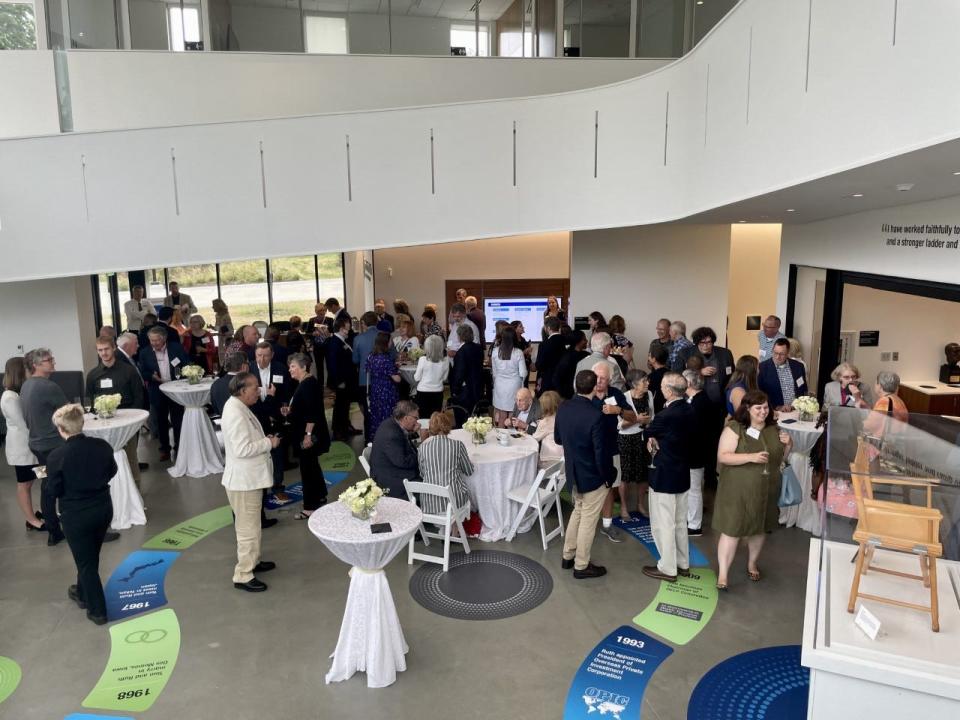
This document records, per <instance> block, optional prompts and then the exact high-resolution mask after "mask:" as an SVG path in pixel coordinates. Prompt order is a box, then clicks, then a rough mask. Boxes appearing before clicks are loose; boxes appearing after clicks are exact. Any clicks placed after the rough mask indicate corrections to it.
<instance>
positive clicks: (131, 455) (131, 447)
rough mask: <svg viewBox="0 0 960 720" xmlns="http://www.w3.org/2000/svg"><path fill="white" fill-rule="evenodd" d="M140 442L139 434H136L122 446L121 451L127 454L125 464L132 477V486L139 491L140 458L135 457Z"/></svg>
mask: <svg viewBox="0 0 960 720" xmlns="http://www.w3.org/2000/svg"><path fill="white" fill-rule="evenodd" d="M139 442H140V433H139V432H138V433H137V434H136V435H134V436H133V437H132V438H130V440H129V441H127V444H126V445H124V446H123V451H124V452H125V453H126V454H127V462H128V463H130V472H131V474H132V475H133V484H134V485H136V486H137V490H139V489H140V458H138V457H137V444H138V443H139Z"/></svg>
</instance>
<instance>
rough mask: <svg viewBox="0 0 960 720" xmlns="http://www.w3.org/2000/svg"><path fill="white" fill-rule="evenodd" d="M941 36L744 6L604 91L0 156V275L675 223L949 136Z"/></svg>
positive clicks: (862, 3)
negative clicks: (670, 56) (646, 70)
mask: <svg viewBox="0 0 960 720" xmlns="http://www.w3.org/2000/svg"><path fill="white" fill-rule="evenodd" d="M895 9H896V15H895ZM958 25H960V4H957V3H954V2H949V1H948V0H928V1H927V2H923V3H919V2H914V3H903V2H901V3H880V2H877V1H876V0H837V1H834V2H826V1H824V0H807V1H806V2H802V1H797V0H746V1H745V2H743V3H741V4H740V5H739V6H738V7H737V8H736V9H735V10H734V11H733V12H731V13H730V15H728V16H727V18H726V19H725V20H724V21H723V22H722V23H720V24H719V25H718V26H717V27H716V28H714V30H713V31H712V33H711V34H710V35H708V37H707V38H706V39H705V40H704V41H703V42H702V43H701V44H700V45H699V46H698V47H697V49H696V50H695V51H694V52H692V53H690V54H689V55H687V56H686V57H684V58H683V59H681V60H679V61H677V62H675V63H673V64H671V65H669V66H667V67H665V68H663V69H662V70H659V71H657V72H653V73H650V74H648V75H645V76H643V77H641V78H638V79H635V80H630V81H626V82H621V83H618V84H615V85H610V86H605V87H599V88H594V89H589V90H582V91H578V92H571V93H565V94H559V95H551V96H545V97H535V98H526V99H514V100H501V101H488V102H478V103H462V104H456V105H442V106H433V107H422V108H415V109H408V110H396V111H386V112H360V113H346V114H338V115H324V116H316V117H302V118H294V119H283V120H269V121H260V122H238V123H231V124H216V125H206V126H193V127H178V128H164V129H152V130H138V131H123V132H106V133H90V134H75V135H65V136H58V137H46V138H35V139H22V140H10V141H4V142H0V240H2V241H3V244H4V248H5V258H6V260H7V262H5V263H4V264H3V266H2V268H0V280H12V279H20V278H30V277H49V276H59V275H77V274H81V273H92V272H98V271H112V270H117V269H126V268H135V267H153V266H160V265H170V264H187V263H196V262H209V261H214V260H230V259H239V258H246V257H263V256H264V255H265V254H269V255H271V256H272V257H276V256H279V255H294V254H306V253H312V252H321V251H327V250H350V249H356V248H377V247H387V246H398V245H408V244H412V243H423V242H441V241H449V240H458V239H466V238H478V237H489V236H499V235H507V234H513V233H522V232H535V231H545V230H554V229H562V230H576V229H586V228H599V227H616V226H624V225H637V224H650V223H657V222H664V221H669V220H674V219H677V218H683V217H686V216H688V215H691V214H694V213H697V212H701V211H704V210H706V209H709V208H713V207H718V206H721V205H726V204H729V203H732V202H736V201H738V200H741V199H744V198H747V197H752V196H755V195H759V194H762V193H767V192H770V191H771V190H775V189H778V188H783V187H789V186H791V185H794V184H797V183H799V182H803V181H807V180H810V179H814V178H817V177H822V176H826V175H829V174H832V173H835V172H838V171H840V170H844V169H848V168H851V167H855V166H858V165H862V164H865V163H868V162H873V161H876V160H878V159H881V158H884V157H890V156H894V155H898V154H900V153H903V152H906V151H909V150H913V149H916V148H919V147H924V146H928V145H932V144H935V143H937V142H942V141H944V140H948V139H954V138H956V137H957V136H958V135H960V123H958V121H957V120H956V118H957V117H958V116H960V113H958V110H960V107H958V106H960V92H957V91H958V89H960V88H958V86H960V72H958V70H960V68H958V64H960V59H958V57H957V56H956V54H955V53H949V52H944V48H948V47H950V46H951V43H952V41H953V29H954V28H956V27H957V26H958ZM894 27H896V32H895V35H894ZM514 128H516V134H514ZM348 137H349V153H348V148H347V138H348ZM431 137H432V138H433V143H432V144H431ZM514 139H515V140H516V143H515V145H514ZM514 147H515V148H516V150H515V151H514ZM261 151H262V152H261ZM431 170H432V172H431ZM91 248H97V250H96V252H92V251H91ZM267 250H269V252H266V251H267Z"/></svg>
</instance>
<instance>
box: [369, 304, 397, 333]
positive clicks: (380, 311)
mask: <svg viewBox="0 0 960 720" xmlns="http://www.w3.org/2000/svg"><path fill="white" fill-rule="evenodd" d="M373 312H374V313H375V314H376V316H377V322H376V323H374V324H375V325H378V324H379V323H382V322H386V323H388V324H389V325H390V329H389V330H385V331H384V332H393V330H394V328H395V327H396V325H395V324H394V322H393V315H391V314H390V313H388V312H387V301H386V300H384V299H383V298H377V301H376V302H375V303H374V304H373Z"/></svg>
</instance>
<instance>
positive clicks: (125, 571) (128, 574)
mask: <svg viewBox="0 0 960 720" xmlns="http://www.w3.org/2000/svg"><path fill="white" fill-rule="evenodd" d="M178 557H180V553H178V552H171V551H168V550H137V551H136V552H132V553H130V554H129V555H127V557H126V558H124V560H123V562H122V563H120V565H119V566H118V567H117V569H116V570H114V571H113V573H112V574H111V575H110V579H109V580H107V586H106V587H105V588H104V591H103V592H104V595H105V596H106V599H107V618H108V619H109V620H110V622H113V621H114V620H122V619H124V618H128V617H132V616H133V615H139V614H140V613H143V612H147V611H148V610H156V609H157V608H158V607H163V606H164V605H166V604H167V596H166V594H165V593H164V589H163V584H164V580H165V579H166V577H167V570H168V569H169V568H170V566H171V565H173V563H174V561H175V560H176V559H177V558H178Z"/></svg>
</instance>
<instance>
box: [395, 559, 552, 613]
mask: <svg viewBox="0 0 960 720" xmlns="http://www.w3.org/2000/svg"><path fill="white" fill-rule="evenodd" d="M431 547H433V543H431ZM551 592H553V578H552V577H551V576H550V573H549V572H547V569H546V568H545V567H543V565H541V564H540V563H537V562H534V561H533V560H531V559H530V558H527V557H524V556H523V555H515V554H514V553H508V552H502V551H499V550H474V551H473V552H471V553H470V554H469V555H468V554H466V553H462V552H458V553H451V555H450V569H449V570H448V571H447V572H443V568H442V567H441V566H440V565H435V564H433V563H428V564H424V565H423V566H422V567H421V568H420V569H419V570H417V571H416V572H415V573H414V574H413V577H412V578H410V594H411V595H413V599H414V600H416V601H417V602H418V603H420V604H421V605H422V606H423V607H425V608H426V609H427V610H430V611H431V612H435V613H437V614H438V615H443V616H445V617H450V618H456V619H457V620H499V619H501V618H508V617H513V616H514V615H521V614H523V613H525V612H527V611H528V610H532V609H533V608H535V607H537V605H539V604H540V603H542V602H543V601H544V600H546V599H547V598H548V597H550V593H551Z"/></svg>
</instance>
